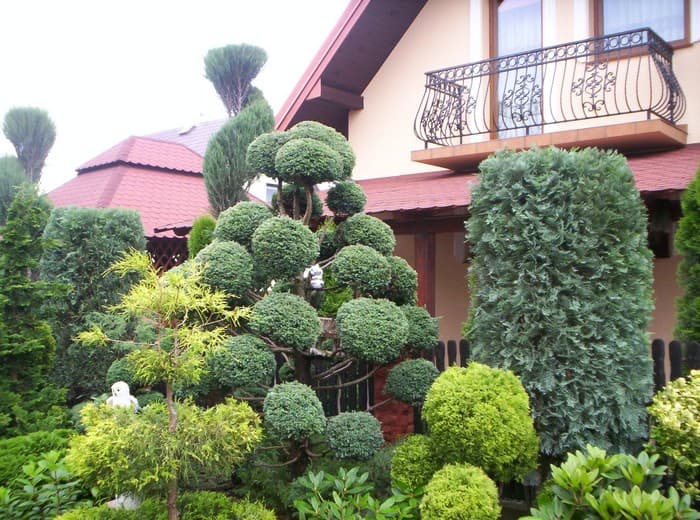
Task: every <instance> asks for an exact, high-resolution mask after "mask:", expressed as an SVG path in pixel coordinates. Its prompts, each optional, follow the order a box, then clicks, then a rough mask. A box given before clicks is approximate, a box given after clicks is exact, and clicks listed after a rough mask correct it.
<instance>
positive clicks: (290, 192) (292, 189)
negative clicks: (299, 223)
mask: <svg viewBox="0 0 700 520" xmlns="http://www.w3.org/2000/svg"><path fill="white" fill-rule="evenodd" d="M295 193H296V195H297V199H298V200H299V214H300V215H304V213H305V212H306V192H305V191H304V189H303V188H300V187H298V186H295V185H293V184H285V185H284V186H282V204H283V205H284V212H285V213H286V214H287V215H293V214H294V194H295ZM278 197H279V194H278V193H277V192H275V194H274V195H273V196H272V200H271V201H270V205H271V206H272V209H273V210H274V211H275V213H278V212H279V202H277V201H278ZM322 214H323V202H321V198H320V197H319V196H318V193H316V192H315V191H314V193H313V194H312V196H311V217H320V216H321V215H322Z"/></svg>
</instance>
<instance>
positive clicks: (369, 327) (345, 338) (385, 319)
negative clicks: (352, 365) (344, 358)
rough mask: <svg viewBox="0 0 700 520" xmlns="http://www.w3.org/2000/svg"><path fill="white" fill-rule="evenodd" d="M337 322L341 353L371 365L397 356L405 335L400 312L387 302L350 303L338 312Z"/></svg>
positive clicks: (404, 320)
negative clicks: (368, 362)
mask: <svg viewBox="0 0 700 520" xmlns="http://www.w3.org/2000/svg"><path fill="white" fill-rule="evenodd" d="M336 322H337V325H338V333H339V335H340V341H341V345H342V347H343V350H344V351H345V352H347V353H348V354H350V355H351V356H354V357H357V358H359V359H362V360H365V361H370V362H372V363H388V362H389V361H391V360H393V359H396V358H397V357H399V355H400V354H401V349H402V348H403V346H404V344H405V343H406V336H407V335H408V322H407V321H406V318H405V317H404V315H403V312H401V309H399V308H398V307H397V306H396V304H394V303H393V302H390V301H389V300H383V299H379V300H374V299H370V298H357V299H355V300H350V301H349V302H346V303H344V304H343V305H342V306H341V307H340V309H338V314H337V316H336Z"/></svg>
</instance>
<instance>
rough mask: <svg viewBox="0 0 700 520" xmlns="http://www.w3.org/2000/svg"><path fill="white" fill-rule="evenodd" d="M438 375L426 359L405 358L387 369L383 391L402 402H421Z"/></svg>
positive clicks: (419, 403)
mask: <svg viewBox="0 0 700 520" xmlns="http://www.w3.org/2000/svg"><path fill="white" fill-rule="evenodd" d="M439 375H440V372H439V371H438V369H437V368H436V367H435V365H434V364H433V363H431V362H430V361H428V360H427V359H406V360H404V361H401V362H400V363H399V364H398V365H395V366H393V367H392V368H391V369H390V370H389V375H388V376H387V378H386V385H385V386H384V392H385V393H387V394H391V395H393V396H394V398H396V399H398V400H399V401H402V402H404V403H408V404H412V405H414V406H418V405H421V404H423V401H424V400H425V396H426V395H427V394H428V390H430V387H431V386H432V384H433V383H434V382H435V380H436V379H437V378H438V376H439Z"/></svg>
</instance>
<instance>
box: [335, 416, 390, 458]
mask: <svg viewBox="0 0 700 520" xmlns="http://www.w3.org/2000/svg"><path fill="white" fill-rule="evenodd" d="M326 438H327V439H328V447H329V448H330V449H331V452H332V453H333V455H334V456H335V457H336V458H339V459H359V460H369V459H371V458H372V457H373V456H374V454H375V453H377V452H378V451H379V449H380V448H381V447H382V445H383V444H384V436H383V435H382V428H381V425H380V424H379V421H378V420H377V418H376V417H374V416H373V415H372V414H371V413H369V412H342V413H340V414H338V415H336V416H335V417H331V418H329V419H328V423H327V424H326Z"/></svg>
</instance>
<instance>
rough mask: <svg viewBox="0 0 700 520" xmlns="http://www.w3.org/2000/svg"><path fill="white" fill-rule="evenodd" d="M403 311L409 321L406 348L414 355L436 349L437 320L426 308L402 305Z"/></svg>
mask: <svg viewBox="0 0 700 520" xmlns="http://www.w3.org/2000/svg"><path fill="white" fill-rule="evenodd" d="M401 310H402V311H403V314H404V316H406V320H407V321H408V338H406V346H408V348H409V349H410V350H411V351H413V352H414V353H418V352H420V351H421V350H429V349H433V348H435V345H437V342H438V320H437V318H433V317H432V316H431V315H430V313H429V312H428V310H427V309H426V308H425V307H418V306H416V305H402V306H401Z"/></svg>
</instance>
